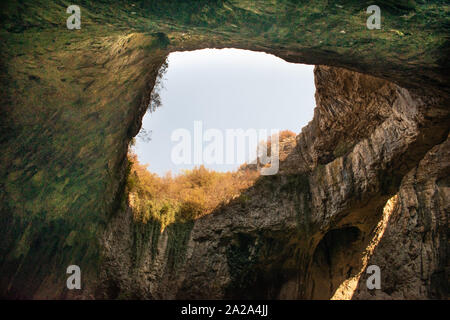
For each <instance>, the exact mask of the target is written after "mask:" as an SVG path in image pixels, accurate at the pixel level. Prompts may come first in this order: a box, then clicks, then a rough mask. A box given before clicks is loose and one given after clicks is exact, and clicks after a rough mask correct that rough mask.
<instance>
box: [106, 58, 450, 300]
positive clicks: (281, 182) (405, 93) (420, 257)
mask: <svg viewBox="0 0 450 320" xmlns="http://www.w3.org/2000/svg"><path fill="white" fill-rule="evenodd" d="M315 77H316V78H315V79H316V80H315V81H316V87H317V92H316V102H317V107H316V110H315V115H314V119H313V120H312V121H311V122H310V123H309V124H308V126H306V127H305V128H304V129H303V130H302V132H301V133H300V134H299V135H298V136H297V137H296V141H293V144H292V146H291V148H286V147H283V150H285V151H286V150H291V151H290V153H289V154H288V155H287V156H283V157H282V158H283V159H284V160H283V161H282V163H281V166H280V167H281V170H280V173H279V174H278V175H275V176H268V177H261V179H259V180H258V181H257V183H256V184H255V186H253V187H252V188H250V189H249V190H247V191H246V192H245V194H244V196H243V197H241V198H240V199H236V200H235V201H234V202H232V203H231V204H229V205H228V206H226V207H223V208H220V209H218V210H216V212H214V213H212V214H210V215H208V216H205V217H203V218H201V219H198V220H196V221H195V222H194V223H193V225H172V226H170V227H169V228H168V229H167V230H165V231H164V232H163V233H162V234H160V232H159V228H158V227H157V226H156V227H155V226H154V225H152V224H149V225H139V224H136V223H135V222H133V220H132V218H131V216H132V212H131V209H128V210H127V211H123V212H121V213H120V214H119V215H118V216H116V217H115V218H114V219H113V220H112V222H111V224H110V225H109V226H108V228H107V232H106V236H105V239H104V248H105V251H104V257H105V260H104V265H103V268H102V270H103V272H104V273H103V275H102V278H103V284H102V287H101V288H102V289H101V290H100V292H103V293H105V292H109V293H110V294H111V295H112V297H133V298H150V299H175V298H188V299H199V298H203V299H206V298H215V299H221V298H244V299H246V298H249V299H252V298H260V299H261V298H262V299H265V298H280V299H330V298H334V299H349V298H363V299H364V298H383V299H385V298H445V297H447V292H446V286H445V285H444V284H443V283H444V282H445V281H443V280H445V279H448V278H447V277H448V269H447V260H446V258H447V251H446V250H447V240H446V239H447V236H446V234H447V232H448V225H447V222H448V200H447V199H448V178H447V176H448V170H449V169H448V164H449V157H448V142H447V140H446V138H447V134H448V116H449V113H448V110H447V107H446V106H445V102H444V101H443V100H442V99H440V98H438V97H433V96H426V95H424V94H423V93H422V94H420V95H419V94H418V93H416V92H413V91H409V90H406V89H404V88H401V87H399V86H397V85H395V84H392V83H389V82H387V81H385V80H380V79H377V78H374V77H371V76H367V75H362V74H359V73H355V72H351V71H348V70H344V69H339V68H332V67H325V66H320V67H316V69H315ZM435 145H436V146H435ZM389 199H391V200H389ZM388 200H389V202H388ZM387 203H388V204H387ZM386 204H387V205H386ZM383 208H384V210H383ZM142 243H145V245H144V247H143V246H142ZM137 248H138V249H137ZM369 264H377V265H378V266H379V267H380V268H381V270H382V287H381V290H375V291H369V290H368V289H367V288H366V287H365V278H366V275H365V273H364V271H365V269H366V267H367V266H368V265H369ZM111 295H110V297H111ZM100 297H104V295H103V296H100Z"/></svg>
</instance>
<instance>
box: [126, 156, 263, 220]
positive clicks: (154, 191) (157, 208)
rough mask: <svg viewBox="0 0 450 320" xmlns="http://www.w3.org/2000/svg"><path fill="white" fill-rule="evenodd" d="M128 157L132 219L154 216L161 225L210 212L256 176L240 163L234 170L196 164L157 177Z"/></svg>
mask: <svg viewBox="0 0 450 320" xmlns="http://www.w3.org/2000/svg"><path fill="white" fill-rule="evenodd" d="M128 159H129V162H130V164H131V169H130V173H129V176H128V184H127V185H128V191H129V193H130V205H131V206H132V207H133V208H134V209H135V210H134V211H135V212H134V214H135V219H136V220H140V221H143V222H146V221H148V220H149V219H151V218H153V219H157V220H160V221H161V222H162V228H164V227H165V226H167V225H168V224H170V223H172V222H174V221H176V220H178V219H179V220H184V221H186V220H191V219H197V218H199V217H201V216H204V215H206V214H209V213H211V212H212V211H213V210H214V209H216V208H217V207H218V206H220V205H222V204H226V203H228V202H229V201H230V200H232V199H234V198H236V197H238V196H239V195H240V194H241V192H242V191H243V190H245V189H247V188H249V187H250V186H251V185H253V183H254V182H255V180H256V178H257V177H258V176H259V173H258V172H257V171H256V170H251V169H249V168H244V166H241V168H240V169H239V170H237V171H235V172H216V171H213V170H208V169H206V168H205V167H204V166H200V167H196V168H194V169H192V170H185V171H184V172H183V173H182V174H180V175H177V176H174V177H173V176H172V175H171V174H170V173H169V174H167V175H165V176H164V177H160V176H158V175H156V174H154V173H151V172H149V171H148V170H147V166H145V165H142V164H140V163H139V161H138V160H137V157H136V155H135V154H133V153H129V156H128Z"/></svg>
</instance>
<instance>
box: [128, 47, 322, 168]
mask: <svg viewBox="0 0 450 320" xmlns="http://www.w3.org/2000/svg"><path fill="white" fill-rule="evenodd" d="M313 68H314V66H310V65H303V64H293V63H287V62H286V61H284V60H282V59H280V58H277V57H275V56H273V55H269V54H265V53H261V52H252V51H246V50H238V49H204V50H197V51H190V52H174V53H171V54H170V55H169V67H168V70H167V73H166V75H165V76H164V81H163V83H164V87H165V88H164V89H163V90H162V91H161V97H162V107H161V108H159V109H158V110H156V111H155V112H154V113H150V112H147V114H146V115H145V116H144V119H143V124H142V126H143V128H145V130H146V131H152V135H151V141H149V142H145V141H144V140H143V139H140V138H139V137H137V138H136V145H135V147H134V150H135V152H136V153H137V155H138V159H139V161H140V162H141V163H143V164H149V167H148V169H149V170H150V171H152V172H155V173H157V174H159V175H163V174H164V173H166V172H167V171H169V170H171V171H172V172H173V173H179V172H180V170H181V169H191V168H193V167H194V165H193V164H192V165H176V164H174V163H173V162H172V160H171V151H172V148H173V147H174V146H175V145H176V142H172V141H171V134H172V132H173V131H174V130H176V129H178V128H185V129H187V130H189V131H190V132H191V134H192V136H193V130H194V129H193V128H194V121H202V122H203V130H207V129H209V128H214V129H219V130H222V131H223V132H224V136H225V130H226V129H238V128H241V129H244V130H246V129H249V128H254V129H257V130H259V129H267V130H270V129H280V130H285V129H289V130H292V131H294V132H295V133H299V132H300V130H301V128H302V127H303V126H305V125H306V124H307V123H308V122H309V121H310V120H311V119H312V117H313V109H314V106H315V101H314V92H315V87H314V76H313ZM204 145H205V146H206V145H207V143H205V144H204ZM205 166H206V167H208V168H212V169H214V170H218V171H228V170H234V169H236V168H237V167H238V166H239V164H235V165H225V164H223V165H218V164H213V165H205Z"/></svg>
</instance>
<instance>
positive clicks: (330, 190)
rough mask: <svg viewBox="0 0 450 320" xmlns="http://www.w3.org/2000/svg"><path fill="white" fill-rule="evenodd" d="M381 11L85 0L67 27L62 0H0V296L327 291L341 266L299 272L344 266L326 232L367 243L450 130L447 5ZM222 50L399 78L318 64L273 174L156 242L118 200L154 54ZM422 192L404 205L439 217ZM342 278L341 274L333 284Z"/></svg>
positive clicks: (402, 4) (385, 3) (155, 63)
mask: <svg viewBox="0 0 450 320" xmlns="http://www.w3.org/2000/svg"><path fill="white" fill-rule="evenodd" d="M370 4H371V3H370ZM377 4H378V5H379V6H380V7H381V10H382V28H381V29H379V30H368V29H367V28H366V20H367V18H368V15H367V13H366V8H367V6H368V5H369V3H366V2H365V1H363V2H361V1H353V0H352V1H345V5H343V6H341V5H339V4H337V3H335V2H333V1H328V0H314V1H291V0H279V1H269V0H260V1H244V0H229V1H221V0H219V1H206V0H202V1H200V0H170V1H169V0H167V1H127V0H121V1H89V0H85V1H82V4H80V6H81V10H82V26H81V29H80V30H77V29H74V30H69V29H67V27H66V20H67V18H68V14H67V11H66V9H67V4H66V3H64V2H61V1H48V0H33V1H31V0H24V1H10V0H6V1H2V10H0V37H1V39H2V41H0V86H1V90H0V148H1V150H2V152H0V218H1V219H0V231H1V236H0V298H8V299H14V298H49V299H55V298H66V297H82V298H92V297H94V296H95V295H98V296H102V295H101V290H99V291H98V292H97V293H96V292H95V290H94V289H95V288H96V287H97V285H98V280H100V279H103V280H104V281H103V284H104V285H105V286H106V287H107V288H109V289H108V290H109V291H107V292H106V293H105V294H106V295H109V296H114V294H116V295H118V294H119V293H120V294H123V296H126V295H131V296H132V295H135V296H139V297H176V296H183V295H186V296H192V297H200V296H205V295H207V294H211V297H212V296H217V297H219V296H239V295H241V293H242V294H244V293H245V292H251V293H249V295H250V296H252V295H253V296H257V295H262V296H280V297H311V296H313V297H319V296H327V297H328V296H331V293H327V292H328V291H330V292H331V291H333V290H335V287H336V286H338V284H339V282H341V280H342V279H347V280H348V277H347V275H345V276H343V274H345V273H343V271H342V270H340V268H341V267H337V269H335V268H334V267H331V269H330V270H328V269H326V268H325V267H323V268H322V269H320V268H319V269H318V268H311V266H312V265H313V264H314V265H321V266H324V265H325V264H324V263H323V262H321V261H322V260H324V259H325V258H326V259H325V260H326V261H335V260H336V261H340V259H341V258H340V256H336V257H335V258H334V259H331V260H330V259H329V258H327V257H328V255H326V254H324V253H325V252H329V251H330V250H328V249H327V248H328V247H329V246H330V245H328V244H327V243H335V242H338V243H340V244H339V246H341V247H348V246H350V245H353V243H355V244H356V243H359V244H361V243H364V245H365V241H368V240H367V235H366V234H367V232H368V231H367V230H371V229H370V225H371V224H372V223H373V224H375V223H376V222H377V221H378V222H380V221H385V220H386V219H385V216H384V215H382V213H381V208H382V207H383V206H384V204H385V202H386V201H387V199H389V198H390V197H392V196H394V195H395V194H396V193H397V192H399V187H400V184H401V181H402V179H404V177H405V175H407V174H408V172H410V171H411V170H414V168H415V167H416V166H417V165H418V163H419V161H420V160H421V159H423V157H424V156H425V154H426V153H427V152H428V151H429V150H431V149H432V148H433V147H434V146H435V145H437V144H439V143H442V141H443V140H444V138H445V132H446V131H448V127H449V126H448V123H449V121H448V107H447V106H446V103H447V101H448V98H449V93H450V86H449V83H450V78H449V74H450V73H449V72H448V70H449V64H448V56H449V45H448V18H447V16H446V15H445V14H443V13H445V12H448V11H449V5H448V4H447V3H445V2H444V1H438V2H432V1H420V2H419V1H408V0H399V1H392V0H378V1H377ZM224 47H229V48H240V49H247V50H254V51H262V52H266V53H271V54H274V55H276V56H278V57H280V58H283V59H285V60H287V61H290V62H295V63H308V64H314V65H327V66H334V67H340V68H346V69H347V70H352V71H356V72H361V73H364V74H369V75H372V76H377V77H379V78H381V79H384V80H387V81H390V82H392V83H395V85H394V84H390V83H387V82H385V81H381V80H378V79H375V78H370V77H366V76H362V75H361V74H357V73H352V72H349V71H345V70H342V69H333V68H326V67H320V68H319V69H318V70H317V71H316V80H317V84H318V88H317V89H318V90H317V99H318V108H317V110H316V115H315V118H314V120H313V121H312V123H311V124H310V125H309V126H308V127H307V128H305V130H304V131H303V133H302V134H301V135H300V136H299V137H298V138H297V141H296V144H295V145H296V146H297V147H295V148H294V145H293V146H286V149H285V150H286V151H287V150H292V152H290V153H289V155H287V156H286V159H285V160H284V161H285V165H284V168H283V170H282V171H281V175H279V176H277V177H273V178H267V179H263V180H261V181H260V182H259V184H257V186H255V188H254V189H252V190H249V191H248V192H249V193H250V194H253V196H252V197H248V199H247V200H245V199H246V198H245V197H244V198H243V199H241V200H242V201H240V202H236V203H235V204H234V205H232V206H230V208H224V210H223V212H222V213H220V212H217V213H215V214H213V215H211V216H210V217H207V218H205V219H202V220H199V221H197V222H196V223H195V225H194V226H193V225H181V226H180V225H178V226H173V227H171V228H169V229H168V230H167V234H163V235H161V236H159V235H158V234H157V233H155V232H153V231H152V230H157V229H158V228H157V226H156V227H155V226H149V225H147V226H141V225H135V224H132V223H131V220H129V214H130V213H126V211H125V210H124V209H123V207H124V206H125V202H124V182H125V178H126V168H127V161H126V155H127V148H128V145H129V142H130V140H131V139H132V138H133V137H134V136H135V135H136V134H137V133H138V131H139V128H140V123H141V119H142V117H143V115H144V113H145V111H146V108H147V104H148V100H149V94H150V91H151V90H152V87H153V85H154V81H155V77H156V74H157V72H158V68H159V66H161V64H162V63H163V62H164V59H165V58H166V57H167V55H168V54H169V53H170V52H174V51H180V50H181V51H182V50H196V49H203V48H224ZM397 85H399V86H401V87H402V88H399V87H398V86H397ZM287 152H288V151H287ZM436 179H437V180H436V181H439V182H438V183H437V185H438V186H439V190H440V191H439V194H443V193H442V192H444V191H442V190H445V188H444V187H443V185H442V183H443V182H442V181H441V180H439V179H442V178H436ZM420 183H422V182H420ZM443 188H444V189H443ZM292 190H296V191H294V192H293V191H292ZM420 190H421V189H420V188H419V189H416V192H417V206H416V207H417V211H418V212H428V211H427V210H437V209H436V205H431V203H435V202H430V203H429V205H423V204H422V202H423V201H425V200H423V199H425V198H424V197H423V196H419V194H422V195H423V192H422V191H420ZM436 190H438V189H436ZM427 196H428V193H427ZM400 198H401V195H400V194H399V195H398V198H397V199H400ZM411 199H414V197H413V196H411ZM427 199H428V198H427ZM398 201H400V200H398ZM427 201H428V200H427ZM433 201H435V200H433ZM394 203H395V201H391V205H390V206H389V208H396V207H397V206H396V205H394ZM402 203H403V202H402ZM250 208H251V209H250ZM402 208H403V207H402ZM410 208H412V207H411V206H409V207H408V208H407V209H402V211H401V212H404V210H410ZM424 208H425V209H424ZM427 208H430V209H427ZM424 210H425V211H424ZM388 211H389V210H388ZM231 212H233V213H239V214H232V213H231ZM396 212H397V211H396ZM433 212H437V211H433ZM277 215H279V216H277ZM424 216H427V217H429V216H430V217H431V216H433V214H432V213H429V214H428V215H426V214H425V213H424ZM380 217H381V218H380ZM380 219H381V220H380ZM372 220H373V221H372ZM420 221H421V220H420ZM427 221H428V220H427ZM433 221H434V220H432V222H433ZM216 222H217V227H216ZM127 223H128V224H127ZM433 223H434V222H433ZM382 225H383V224H382ZM432 225H433V224H431V225H430V226H432ZM376 226H378V224H376ZM355 228H358V230H359V231H358V230H357V229H355ZM427 228H428V227H427ZM392 230H394V229H392ZM402 230H403V229H402ZM417 230H420V227H418V229H417ZM426 230H428V229H426ZM430 230H434V229H433V228H431V229H430ZM436 230H437V229H436ZM105 231H106V237H104V234H105ZM439 232H440V231H439ZM428 234H430V233H427V235H428ZM431 234H432V233H431ZM120 235H122V236H120ZM171 235H175V236H174V237H172V236H171ZM360 238H361V239H360ZM100 239H101V240H100ZM103 239H108V241H106V242H104V240H103ZM119 239H120V240H121V241H119ZM164 239H166V240H164ZM333 239H340V240H338V241H335V240H333ZM352 239H360V240H358V241H356V242H355V241H352ZM331 240H333V241H331ZM408 241H409V240H408ZM411 241H416V240H415V238H414V237H412V240H411ZM442 241H443V240H442ZM255 243H258V245H256V244H255ZM371 243H372V242H371ZM364 245H362V244H361V246H364ZM215 246H217V248H216V247H215ZM186 248H187V250H186ZM255 248H259V249H258V250H257V249H255ZM320 248H322V249H320ZM424 248H425V247H424ZM437 248H438V247H437V246H433V249H432V250H435V249H436V250H438V249H437ZM439 248H440V249H439V252H441V251H442V250H444V246H439ZM130 250H131V252H132V253H130V252H129V251H130ZM149 250H150V251H151V252H152V254H151V257H154V259H153V260H151V259H150V256H149V253H148V251H149ZM352 250H353V249H352ZM358 250H360V249H359V245H358V246H357V247H355V249H354V250H353V251H354V252H360V251H358ZM335 251H336V252H341V251H339V250H334V251H333V252H335ZM353 251H352V252H353ZM102 252H105V254H106V256H105V257H103V256H102V254H101V253H102ZM142 252H143V253H144V254H141V253H142ZM330 252H331V251H330ZM355 254H356V253H355ZM413 255H415V254H413ZM433 255H436V256H437V253H433ZM272 256H273V258H270V257H272ZM440 256H444V255H443V254H440ZM200 257H202V258H201V259H200ZM314 257H315V258H314ZM196 259H197V260H196ZM439 259H441V258H439ZM356 260H357V259H356ZM102 261H103V262H104V263H105V266H110V267H111V268H109V269H107V270H105V268H103V267H102V268H101V262H102ZM167 261H169V263H167ZM208 261H209V262H208ZM415 261H416V260H415ZM436 261H437V260H436ZM439 261H441V260H439ZM349 263H350V262H349ZM71 264H76V265H79V266H80V267H81V269H82V270H83V285H82V287H83V290H81V291H79V292H74V291H70V292H69V291H68V290H67V289H66V286H65V284H66V278H67V274H66V268H67V266H68V265H71ZM153 265H154V266H156V267H153ZM249 265H252V268H251V270H257V271H256V272H250V271H248V270H247V269H246V268H245V267H246V266H249ZM337 265H339V266H340V265H341V263H338V264H337ZM353 265H354V264H353V263H351V266H353ZM436 265H437V266H438V267H437V268H438V270H442V267H441V266H442V262H439V263H437V264H436ZM175 266H176V268H175ZM179 266H181V269H180V268H179ZM430 266H431V264H430ZM433 266H434V264H433ZM167 268H168V269H167ZM352 268H353V269H355V268H357V267H352ZM430 268H431V269H433V267H430ZM166 269H167V270H166ZM172 269H176V271H173V270H172ZM312 269H314V270H322V271H320V272H318V273H312V272H311V270H312ZM353 269H352V270H353ZM431 269H430V270H431ZM146 270H149V271H146ZM202 270H204V271H202ZM347 271H348V270H347ZM101 272H104V273H107V275H105V274H103V276H102V277H101V278H99V274H100V273H101ZM127 272H129V273H127ZM325 272H328V273H330V272H331V273H330V274H332V275H336V274H340V275H342V276H339V277H335V276H333V279H336V280H335V281H333V284H332V286H331V288H329V289H328V290H325V289H323V287H324V286H327V285H326V282H324V283H323V284H320V283H319V282H318V279H319V278H324V276H323V274H324V273H325ZM352 273H353V271H351V272H350V275H351V274H352ZM347 274H348V273H347ZM433 274H434V275H433V279H434V280H433V281H431V283H436V282H438V283H441V282H442V281H441V280H440V279H441V278H439V277H440V276H439V275H442V273H441V271H436V272H435V273H433ZM252 277H254V278H252ZM399 277H400V276H399V275H396V276H395V278H393V279H400V278H399ZM423 277H427V276H426V275H424V276H423ZM197 278H198V279H199V280H205V281H201V282H196V281H195V279H197ZM242 279H246V280H247V282H245V284H244V282H243V280H242ZM389 279H391V278H389ZM210 280H211V281H210ZM355 281H356V280H355V279H354V278H351V279H350V280H348V281H346V280H344V282H341V284H339V288H340V289H339V290H340V291H339V295H341V296H346V294H347V293H345V292H344V291H342V290H343V289H342V288H348V287H349V286H350V285H353V284H354V283H355ZM421 281H422V283H428V282H427V280H421ZM167 283H170V285H167V286H165V284H167ZM173 283H174V284H175V285H173ZM192 283H195V285H192V286H191V284H192ZM198 283H200V284H198ZM256 283H260V284H262V285H261V286H262V287H261V288H259V287H257V286H256ZM424 285H425V284H424ZM202 286H204V288H203V287H202ZM432 286H433V285H432ZM185 288H187V289H185ZM227 288H229V289H227ZM245 288H252V290H250V291H249V290H244V289H245ZM317 288H321V289H317ZM341 289H342V290H341ZM430 290H431V289H430ZM433 290H435V289H433ZM436 290H437V289H436ZM440 290H441V289H440ZM440 290H437V291H436V292H440ZM318 292H320V294H319V293H318ZM389 292H390V291H389V290H388V293H387V294H390V293H389ZM427 292H430V291H427ZM246 294H247V293H246ZM427 294H428V293H423V296H426V295H427Z"/></svg>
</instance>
